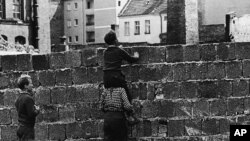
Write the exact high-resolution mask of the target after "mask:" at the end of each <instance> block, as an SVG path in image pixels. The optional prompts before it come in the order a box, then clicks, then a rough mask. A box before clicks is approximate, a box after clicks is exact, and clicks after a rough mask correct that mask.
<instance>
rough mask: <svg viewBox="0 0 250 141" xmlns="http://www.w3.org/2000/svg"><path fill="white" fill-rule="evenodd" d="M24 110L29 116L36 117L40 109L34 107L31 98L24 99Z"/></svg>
mask: <svg viewBox="0 0 250 141" xmlns="http://www.w3.org/2000/svg"><path fill="white" fill-rule="evenodd" d="M26 110H27V114H28V116H29V117H31V118H33V117H36V116H37V115H38V114H39V113H40V111H39V110H37V109H36V107H35V102H34V100H33V99H32V98H27V99H26Z"/></svg>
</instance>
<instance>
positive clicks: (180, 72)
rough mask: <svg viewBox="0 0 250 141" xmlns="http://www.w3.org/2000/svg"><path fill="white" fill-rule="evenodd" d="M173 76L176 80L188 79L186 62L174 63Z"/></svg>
mask: <svg viewBox="0 0 250 141" xmlns="http://www.w3.org/2000/svg"><path fill="white" fill-rule="evenodd" d="M173 78H174V81H183V80H186V79H187V70H186V64H175V65H173Z"/></svg>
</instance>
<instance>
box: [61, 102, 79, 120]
mask: <svg viewBox="0 0 250 141" xmlns="http://www.w3.org/2000/svg"><path fill="white" fill-rule="evenodd" d="M58 111H59V120H60V121H63V122H74V121H75V107H74V105H73V104H67V105H65V106H63V107H59V108H58Z"/></svg>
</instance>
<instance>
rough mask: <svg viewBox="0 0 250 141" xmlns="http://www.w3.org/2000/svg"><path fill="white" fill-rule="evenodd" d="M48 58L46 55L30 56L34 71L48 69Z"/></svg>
mask: <svg viewBox="0 0 250 141" xmlns="http://www.w3.org/2000/svg"><path fill="white" fill-rule="evenodd" d="M49 61H50V60H49V56H48V55H47V54H39V55H32V65H33V68H34V70H47V69H49V68H50V64H49V63H50V62H49Z"/></svg>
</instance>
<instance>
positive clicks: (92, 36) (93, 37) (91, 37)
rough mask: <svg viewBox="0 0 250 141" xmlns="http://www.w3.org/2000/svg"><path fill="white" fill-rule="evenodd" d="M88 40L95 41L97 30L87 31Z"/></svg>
mask: <svg viewBox="0 0 250 141" xmlns="http://www.w3.org/2000/svg"><path fill="white" fill-rule="evenodd" d="M86 41H87V42H95V32H93V31H89V32H87V39H86Z"/></svg>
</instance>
